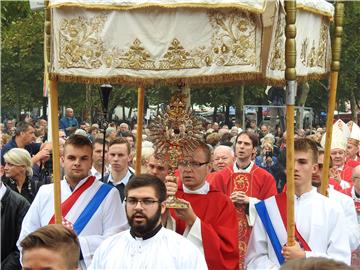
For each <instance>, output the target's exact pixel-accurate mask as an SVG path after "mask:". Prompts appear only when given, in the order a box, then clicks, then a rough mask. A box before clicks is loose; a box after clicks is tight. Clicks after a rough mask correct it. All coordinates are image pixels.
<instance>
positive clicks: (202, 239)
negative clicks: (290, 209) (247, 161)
mask: <svg viewBox="0 0 360 270" xmlns="http://www.w3.org/2000/svg"><path fill="white" fill-rule="evenodd" d="M210 160H211V152H210V149H209V147H208V146H207V145H206V144H205V143H203V142H198V146H197V147H196V149H194V150H193V151H192V152H191V153H188V154H187V155H186V157H185V158H184V159H183V160H180V161H179V162H178V168H179V173H180V179H181V181H179V184H176V183H175V182H174V177H173V176H167V177H166V180H167V182H166V187H167V193H168V195H175V194H176V197H177V198H179V199H180V200H182V201H183V202H185V203H186V204H188V208H186V209H171V211H170V213H169V212H167V213H165V215H167V216H166V217H165V218H164V219H165V220H166V222H165V223H166V226H167V227H168V228H172V229H173V230H175V231H176V232H178V233H179V234H182V235H184V236H185V237H186V238H187V239H189V240H190V241H191V242H193V243H194V244H195V245H196V246H198V247H199V248H200V249H201V250H202V251H203V253H204V255H205V260H206V263H207V266H208V268H209V269H211V270H218V269H223V270H230V269H239V251H238V241H237V236H238V227H237V220H236V212H235V209H234V206H233V204H232V202H231V201H230V199H229V198H228V197H227V196H226V195H225V194H223V193H222V192H220V191H217V190H216V189H215V188H214V187H213V186H212V185H211V184H209V183H208V182H207V181H206V179H207V176H208V174H209V173H210V170H211V165H210ZM169 214H171V215H169Z"/></svg>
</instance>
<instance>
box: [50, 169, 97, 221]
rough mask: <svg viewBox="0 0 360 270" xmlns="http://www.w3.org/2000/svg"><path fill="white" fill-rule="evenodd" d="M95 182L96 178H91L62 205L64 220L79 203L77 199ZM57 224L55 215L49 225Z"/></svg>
mask: <svg viewBox="0 0 360 270" xmlns="http://www.w3.org/2000/svg"><path fill="white" fill-rule="evenodd" d="M94 181H95V176H89V178H88V179H87V180H86V181H85V183H84V184H83V185H82V186H81V187H79V188H78V189H77V190H75V191H74V192H73V193H72V194H71V195H70V196H69V198H67V199H66V200H65V201H64V202H63V203H62V204H61V216H62V218H64V217H65V216H66V215H67V213H68V212H69V211H70V209H71V208H72V207H73V205H74V203H75V202H76V201H77V199H78V198H79V197H80V196H81V194H83V192H84V191H85V190H87V189H88V187H90V186H91V185H92V184H93V183H94ZM54 223H55V214H54V215H53V216H52V218H51V219H50V221H49V224H54Z"/></svg>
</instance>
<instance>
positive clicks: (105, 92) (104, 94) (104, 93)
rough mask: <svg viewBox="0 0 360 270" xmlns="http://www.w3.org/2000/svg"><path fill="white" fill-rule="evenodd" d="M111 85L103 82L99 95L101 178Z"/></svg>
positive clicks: (102, 174)
mask: <svg viewBox="0 0 360 270" xmlns="http://www.w3.org/2000/svg"><path fill="white" fill-rule="evenodd" d="M112 88H113V87H112V86H111V85H110V84H103V85H101V86H100V97H101V104H102V107H103V117H102V119H101V120H100V126H101V128H102V129H103V135H104V137H103V153H102V168H101V180H103V179H104V172H105V139H106V138H105V137H106V129H107V127H108V125H109V123H108V107H109V97H110V93H111V90H112Z"/></svg>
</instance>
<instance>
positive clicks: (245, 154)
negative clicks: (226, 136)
mask: <svg viewBox="0 0 360 270" xmlns="http://www.w3.org/2000/svg"><path fill="white" fill-rule="evenodd" d="M255 152H256V149H255V147H254V146H253V144H252V141H251V139H250V137H249V136H248V135H246V134H242V135H240V136H239V138H238V139H237V141H236V145H235V153H236V157H237V159H238V160H239V161H241V162H244V161H249V162H250V161H251V156H252V155H253V154H254V153H255Z"/></svg>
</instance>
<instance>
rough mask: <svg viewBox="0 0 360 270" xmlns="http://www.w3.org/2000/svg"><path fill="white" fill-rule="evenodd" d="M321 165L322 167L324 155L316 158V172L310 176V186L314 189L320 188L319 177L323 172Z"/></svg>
mask: <svg viewBox="0 0 360 270" xmlns="http://www.w3.org/2000/svg"><path fill="white" fill-rule="evenodd" d="M323 165H324V154H319V157H318V170H317V171H316V172H315V173H314V174H313V175H312V185H313V186H314V187H320V186H321V177H322V172H323Z"/></svg>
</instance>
